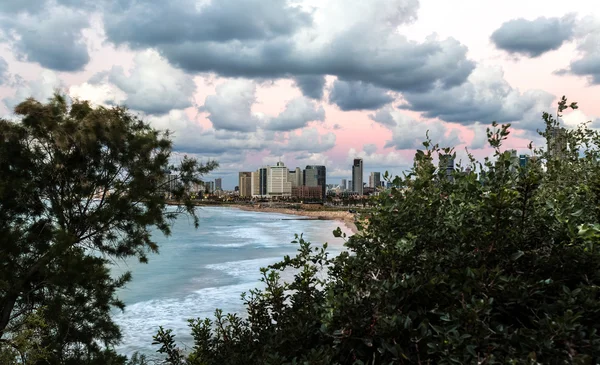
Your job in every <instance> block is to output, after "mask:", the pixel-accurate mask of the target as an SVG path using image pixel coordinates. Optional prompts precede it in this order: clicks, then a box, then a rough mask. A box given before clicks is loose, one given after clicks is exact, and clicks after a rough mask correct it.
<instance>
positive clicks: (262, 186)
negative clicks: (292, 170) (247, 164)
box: [258, 167, 269, 196]
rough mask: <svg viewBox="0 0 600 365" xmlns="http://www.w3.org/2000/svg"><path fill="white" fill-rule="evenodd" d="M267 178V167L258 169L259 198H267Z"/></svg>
mask: <svg viewBox="0 0 600 365" xmlns="http://www.w3.org/2000/svg"><path fill="white" fill-rule="evenodd" d="M268 177H269V169H268V168H267V167H261V168H260V169H258V182H259V185H258V194H259V195H260V196H267V194H268V193H267V179H268Z"/></svg>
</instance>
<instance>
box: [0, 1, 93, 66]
mask: <svg viewBox="0 0 600 365" xmlns="http://www.w3.org/2000/svg"><path fill="white" fill-rule="evenodd" d="M88 18H89V16H88V15H87V14H85V13H83V12H81V11H79V10H73V9H70V8H65V7H57V6H54V7H48V9H46V11H44V12H40V13H36V14H30V13H24V12H20V13H18V14H6V13H5V14H4V15H2V14H1V13H0V30H2V31H4V34H5V37H6V38H7V40H8V41H9V43H10V45H11V46H12V49H13V51H14V52H15V54H16V56H17V58H18V59H19V60H21V61H27V62H36V63H39V64H40V65H41V66H43V67H45V68H48V69H51V70H56V71H79V70H82V69H83V68H84V67H85V65H87V63H88V62H89V60H90V56H89V54H88V48H87V44H86V43H85V39H84V37H83V33H82V30H83V29H85V28H87V27H88V26H89V21H88Z"/></svg>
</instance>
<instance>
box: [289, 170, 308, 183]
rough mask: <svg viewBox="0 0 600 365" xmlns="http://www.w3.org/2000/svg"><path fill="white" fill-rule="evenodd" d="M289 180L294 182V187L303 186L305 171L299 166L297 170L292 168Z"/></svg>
mask: <svg viewBox="0 0 600 365" xmlns="http://www.w3.org/2000/svg"><path fill="white" fill-rule="evenodd" d="M288 180H289V181H290V182H291V183H292V187H298V186H302V182H303V181H304V172H303V171H302V170H301V169H300V168H299V167H296V169H295V170H293V171H292V170H290V172H289V175H288Z"/></svg>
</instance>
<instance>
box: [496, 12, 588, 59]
mask: <svg viewBox="0 0 600 365" xmlns="http://www.w3.org/2000/svg"><path fill="white" fill-rule="evenodd" d="M575 24H576V22H575V16H574V14H567V15H565V16H563V17H562V18H546V17H539V18H537V19H535V20H526V19H523V18H519V19H513V20H510V21H507V22H505V23H503V24H502V26H500V28H498V29H497V30H496V31H495V32H494V33H492V36H491V40H492V42H493V43H494V44H495V45H496V47H497V48H499V49H502V50H504V51H506V52H508V53H511V54H520V55H524V56H528V57H539V56H541V55H542V54H544V53H546V52H549V51H553V50H557V49H559V48H560V47H561V46H562V45H563V44H564V43H565V42H568V41H570V40H571V39H572V38H573V35H574V27H575Z"/></svg>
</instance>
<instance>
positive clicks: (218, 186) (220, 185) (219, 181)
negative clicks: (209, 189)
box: [215, 177, 223, 190]
mask: <svg viewBox="0 0 600 365" xmlns="http://www.w3.org/2000/svg"><path fill="white" fill-rule="evenodd" d="M215 190H223V179H221V178H220V177H218V178H216V179H215Z"/></svg>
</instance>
